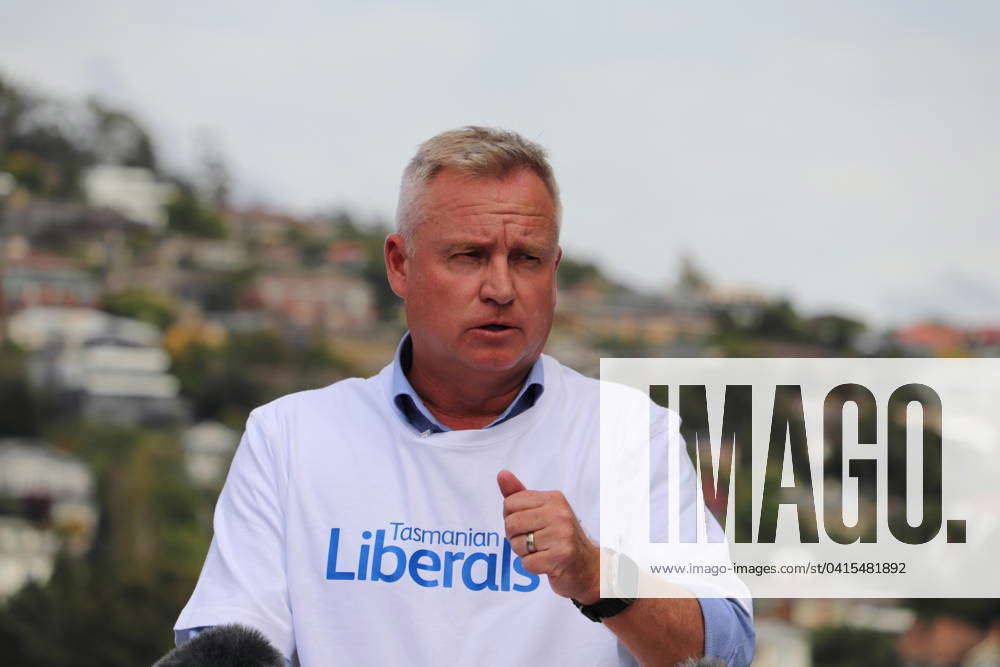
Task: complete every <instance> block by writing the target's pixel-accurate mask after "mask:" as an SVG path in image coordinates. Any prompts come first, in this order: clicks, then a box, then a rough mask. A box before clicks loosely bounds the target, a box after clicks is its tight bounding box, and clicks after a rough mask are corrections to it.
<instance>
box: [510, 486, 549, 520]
mask: <svg viewBox="0 0 1000 667" xmlns="http://www.w3.org/2000/svg"><path fill="white" fill-rule="evenodd" d="M551 499H552V498H551V496H550V495H549V493H548V492H547V491H528V490H525V491H518V492H517V493H514V494H512V495H509V496H507V497H506V498H504V499H503V515H504V516H505V517H506V516H508V515H510V514H513V513H514V512H521V511H523V510H530V509H533V508H535V507H542V506H543V505H546V504H548V503H549V501H551Z"/></svg>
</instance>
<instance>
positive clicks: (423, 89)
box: [0, 0, 1000, 325]
mask: <svg viewBox="0 0 1000 667" xmlns="http://www.w3.org/2000/svg"><path fill="white" fill-rule="evenodd" d="M469 4H470V3H468V2H456V3H453V4H452V3H437V4H435V5H433V6H430V5H426V4H411V3H402V2H401V3H378V2H365V3H361V2H357V3H352V2H281V3H278V2H269V3H266V4H264V3H254V2H246V1H242V0H241V1H240V2H208V3H205V2H188V1H183V2H176V1H175V2H158V3H155V4H153V3H143V2H135V1H134V0H130V1H128V2H89V3H76V2H68V1H67V2H45V1H39V0H35V1H33V2H30V3H19V2H11V3H3V4H2V5H0V73H3V74H5V75H7V76H10V77H12V78H14V79H15V80H17V81H19V82H21V83H23V84H29V85H33V86H34V87H36V88H37V89H38V90H39V91H40V92H49V93H52V94H55V95H58V96H62V97H64V98H67V99H72V98H74V97H78V96H83V95H87V94H91V93H97V94H99V95H100V96H102V97H104V98H105V99H107V100H109V101H114V102H117V103H120V104H123V105H125V106H127V107H128V108H129V109H131V110H132V111H134V112H135V113H136V114H137V115H138V116H139V117H140V118H141V119H142V120H143V121H145V123H146V124H147V125H148V126H149V127H150V128H151V129H152V130H153V132H154V134H155V136H156V138H157V139H158V148H159V149H160V152H161V154H162V155H163V157H164V158H165V159H166V160H167V162H168V163H169V164H172V165H175V166H177V167H181V168H190V166H191V165H192V164H193V162H194V156H195V155H196V154H197V151H198V144H199V141H200V140H203V138H204V136H205V134H206V132H208V133H211V134H212V135H213V136H214V137H215V138H216V140H217V141H218V143H219V144H220V145H221V147H222V149H223V150H224V152H225V154H226V155H227V157H228V159H229V161H230V162H231V164H232V167H233V169H234V172H235V175H236V178H237V180H238V183H239V192H240V194H241V196H242V197H249V198H254V199H261V200H267V201H271V202H275V203H276V204H279V205H281V206H283V207H286V208H289V209H293V210H296V211H303V212H305V211H310V210H315V209H319V208H329V207H331V206H336V205H342V206H347V207H348V208H351V209H353V210H355V211H357V212H360V213H363V214H366V215H381V216H383V217H385V218H390V217H391V216H392V214H393V210H394V207H395V197H396V187H397V184H398V179H399V174H400V172H401V170H402V168H403V166H404V164H405V162H406V160H407V159H408V157H409V156H410V155H411V154H412V152H413V150H414V148H415V147H416V145H417V144H418V143H420V141H422V140H423V139H425V138H427V137H429V136H430V135H432V134H434V133H436V132H438V131H441V130H444V129H448V128H451V127H455V126H459V125H466V124H485V125H497V126H503V127H506V128H510V129H514V130H517V131H519V132H521V133H522V134H524V135H526V136H527V137H529V138H531V139H534V140H537V141H539V142H541V143H542V144H543V145H544V146H546V147H547V148H548V149H549V151H550V153H551V156H552V160H553V164H554V166H555V169H556V173H557V176H558V178H559V180H560V184H561V187H562V190H563V199H564V205H565V222H564V231H563V245H564V247H565V248H566V250H567V252H569V253H571V254H573V255H575V256H577V257H584V258H592V259H596V260H598V261H599V262H600V263H601V264H602V265H603V266H604V267H605V268H606V269H607V270H608V271H609V272H610V273H611V274H612V275H615V276H617V277H619V278H621V279H624V280H626V281H628V282H631V283H632V284H634V285H636V286H640V287H646V288H662V287H664V286H666V285H667V284H668V283H669V282H670V281H672V280H673V279H674V276H675V275H676V267H677V264H678V258H679V257H680V256H681V255H682V254H684V253H688V254H691V255H693V256H694V257H695V258H696V259H697V260H698V261H699V262H700V263H701V264H702V265H703V266H704V268H705V270H706V271H707V272H708V274H709V275H710V276H711V277H712V278H713V279H714V280H716V281H717V282H719V283H720V284H722V285H726V286H730V287H757V288H760V289H763V290H765V291H767V292H770V293H774V294H786V295H788V296H790V297H792V298H793V299H795V300H796V302H798V303H799V304H801V305H802V306H803V307H804V308H805V309H806V310H807V311H809V312H819V311H822V310H826V309H835V310H838V311H840V312H843V313H846V314H853V315H857V316H861V317H864V318H866V319H869V320H873V321H875V322H877V323H887V322H891V321H899V320H901V319H909V318H915V317H921V316H928V315H939V316H946V317H950V318H954V319H957V320H963V321H966V322H971V323H986V322H992V323H995V324H998V325H1000V268H998V265H1000V203H998V198H997V192H998V184H1000V122H998V120H997V119H1000V3H997V2H995V1H987V2H960V3H958V2H956V3H946V2H936V3H931V2H912V1H908V2H884V1H883V2H878V3H873V2H870V1H869V2H832V1H831V2H824V3H808V2H780V3H777V2H752V3H745V2H741V3H737V2H733V3H704V2H700V3H695V2H688V3H684V4H681V3H670V2H662V1H661V2H649V3H640V2H616V3H610V2H605V3H600V5H601V8H599V9H593V8H589V7H587V5H586V3H580V2H551V3H520V2H503V3H490V6H483V7H479V8H470V7H469V6H468V5H469ZM594 4H596V3H594ZM751 6H752V8H751Z"/></svg>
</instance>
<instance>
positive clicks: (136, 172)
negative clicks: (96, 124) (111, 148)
mask: <svg viewBox="0 0 1000 667" xmlns="http://www.w3.org/2000/svg"><path fill="white" fill-rule="evenodd" d="M83 190H84V193H85V194H86V196H87V201H88V202H89V203H91V204H93V205H95V206H105V207H107V208H110V209H112V210H113V211H116V212H117V213H120V214H121V215H124V216H125V217H126V218H128V219H130V220H133V221H134V222H139V223H142V224H145V225H148V226H149V227H151V228H152V229H154V230H157V231H159V230H161V229H163V228H164V227H165V226H166V224H167V214H166V211H164V209H163V206H164V205H165V204H166V203H167V202H168V201H170V198H171V197H173V196H174V192H175V188H174V186H172V185H170V184H167V183H158V182H157V181H156V180H155V178H154V175H153V172H151V171H150V170H148V169H144V168H142V167H123V166H121V165H117V164H101V165H97V166H95V167H91V168H90V169H88V170H87V171H86V172H85V173H84V175H83Z"/></svg>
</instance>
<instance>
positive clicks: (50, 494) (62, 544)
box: [0, 439, 98, 600]
mask: <svg viewBox="0 0 1000 667" xmlns="http://www.w3.org/2000/svg"><path fill="white" fill-rule="evenodd" d="M97 520H98V509H97V504H96V501H95V499H94V479H93V475H92V473H91V472H90V470H89V468H87V466H86V465H84V464H83V463H82V462H81V461H78V460H76V459H74V458H73V457H70V456H68V455H66V454H64V453H61V452H58V451H56V450H55V449H53V448H52V447H50V446H49V445H47V444H46V443H44V442H39V441H28V440H21V439H0V600H3V599H4V598H6V597H8V596H10V595H12V594H14V593H16V592H17V591H18V590H20V589H21V588H22V587H23V586H24V585H25V584H27V583H28V582H29V581H38V582H39V583H42V584H44V583H45V582H47V581H48V579H49V577H50V576H51V575H52V568H53V566H54V563H55V558H56V556H57V554H58V552H59V550H60V548H64V549H65V550H66V551H67V552H68V553H69V554H70V555H74V556H80V555H83V554H84V553H86V551H87V550H88V549H89V548H90V545H91V543H92V542H93V538H94V534H95V531H96V528H97Z"/></svg>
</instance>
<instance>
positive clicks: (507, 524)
mask: <svg viewBox="0 0 1000 667" xmlns="http://www.w3.org/2000/svg"><path fill="white" fill-rule="evenodd" d="M550 523H551V517H550V516H549V513H548V512H546V508H545V507H533V508H531V509H526V510H521V511H519V512H514V513H512V514H508V515H507V516H505V517H504V520H503V525H504V528H505V530H506V534H507V537H508V538H510V537H514V536H515V535H523V534H524V533H527V532H528V531H531V530H534V531H539V530H541V529H543V528H545V527H547V526H548V525H549V524H550Z"/></svg>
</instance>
